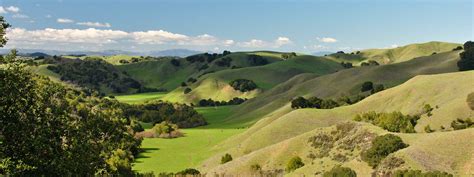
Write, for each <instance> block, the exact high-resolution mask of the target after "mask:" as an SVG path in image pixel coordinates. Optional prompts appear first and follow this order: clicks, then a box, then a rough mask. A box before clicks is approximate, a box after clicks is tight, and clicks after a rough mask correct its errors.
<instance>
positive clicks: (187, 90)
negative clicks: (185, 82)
mask: <svg viewBox="0 0 474 177" xmlns="http://www.w3.org/2000/svg"><path fill="white" fill-rule="evenodd" d="M191 91H193V90H192V89H191V88H189V87H187V88H185V89H184V92H183V93H184V94H188V93H189V92H191Z"/></svg>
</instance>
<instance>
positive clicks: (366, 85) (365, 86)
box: [360, 81, 385, 94]
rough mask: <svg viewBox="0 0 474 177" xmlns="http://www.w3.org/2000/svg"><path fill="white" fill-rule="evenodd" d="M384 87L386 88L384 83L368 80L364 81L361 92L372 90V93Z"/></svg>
mask: <svg viewBox="0 0 474 177" xmlns="http://www.w3.org/2000/svg"><path fill="white" fill-rule="evenodd" d="M384 89H385V87H384V86H383V84H374V83H373V82H371V81H366V82H364V83H362V86H361V88H360V91H361V92H366V91H370V93H371V94H374V93H377V92H380V91H382V90H384Z"/></svg>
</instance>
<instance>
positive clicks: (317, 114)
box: [201, 71, 474, 176]
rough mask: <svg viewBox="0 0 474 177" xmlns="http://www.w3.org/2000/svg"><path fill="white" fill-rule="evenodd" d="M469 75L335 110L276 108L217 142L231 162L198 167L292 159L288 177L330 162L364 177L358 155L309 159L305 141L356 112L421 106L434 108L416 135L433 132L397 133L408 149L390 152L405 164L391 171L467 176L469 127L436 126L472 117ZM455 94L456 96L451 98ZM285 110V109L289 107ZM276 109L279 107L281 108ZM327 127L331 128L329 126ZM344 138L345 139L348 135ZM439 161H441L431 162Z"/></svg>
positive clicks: (425, 80) (223, 168) (278, 163)
mask: <svg viewBox="0 0 474 177" xmlns="http://www.w3.org/2000/svg"><path fill="white" fill-rule="evenodd" d="M472 83H474V71H469V72H457V73H448V74H437V75H426V76H417V77H414V78H413V79H410V80H409V81H407V82H405V83H404V84H402V85H400V86H397V87H394V88H391V89H388V90H385V91H382V92H379V93H376V94H375V95H372V96H370V97H368V98H366V99H364V100H363V101H361V102H359V103H357V104H354V105H350V106H343V107H339V108H335V109H329V110H323V109H299V110H294V111H291V112H289V113H283V114H279V113H278V110H277V112H276V113H274V114H273V115H269V116H267V117H266V118H264V119H261V120H260V121H258V122H257V123H256V124H255V125H254V126H252V127H251V128H250V129H248V130H247V131H245V132H244V133H242V134H239V135H237V136H234V137H232V138H231V139H229V140H227V141H225V142H224V143H222V144H220V145H219V146H218V148H221V149H224V150H225V153H230V154H232V156H233V157H234V160H233V161H231V162H229V163H226V164H224V165H220V164H219V158H220V157H221V156H222V154H218V155H216V156H214V157H213V158H210V159H208V160H207V161H206V162H205V163H204V164H203V165H202V166H201V168H202V169H203V170H204V171H206V172H208V173H211V174H212V173H218V174H220V173H226V174H235V173H239V174H242V173H251V168H250V166H251V165H254V164H260V165H262V169H264V170H270V169H284V167H285V165H286V163H287V162H288V160H289V159H290V158H291V157H293V156H295V155H298V156H300V157H301V158H303V162H304V163H305V164H307V165H305V167H303V168H301V169H298V170H296V171H295V172H293V173H291V176H301V175H302V174H305V175H313V174H314V173H316V172H322V171H327V170H328V169H330V168H332V167H333V166H334V165H336V164H342V165H343V166H349V167H351V168H352V169H354V170H355V171H356V172H357V173H358V175H360V176H369V175H370V173H371V172H372V171H373V170H372V169H371V168H370V167H369V166H368V165H367V164H366V163H365V162H363V161H360V157H359V155H360V152H359V151H354V152H353V153H355V154H346V156H347V157H348V159H347V160H346V161H344V162H339V161H338V160H334V159H333V158H334V156H335V155H336V154H338V153H341V151H340V150H339V149H336V148H333V149H331V151H330V153H329V155H328V156H327V157H324V158H316V159H315V160H311V158H308V155H309V153H311V152H313V151H314V149H312V147H311V146H310V145H309V143H308V138H309V137H311V136H314V135H317V134H319V133H322V132H325V131H326V132H327V131H330V130H333V129H334V126H333V125H335V124H338V123H341V122H346V121H350V122H352V121H351V120H352V119H353V117H354V116H355V115H356V114H358V113H362V112H367V111H376V112H391V111H401V112H402V113H404V114H412V115H413V114H419V113H420V111H421V110H422V107H423V105H424V104H426V103H428V104H431V105H437V106H438V109H435V110H434V111H433V115H432V116H431V117H426V116H422V118H421V119H420V121H419V123H418V124H417V126H416V129H417V130H418V131H420V128H422V127H423V126H425V125H428V124H429V125H430V126H431V127H433V128H435V129H437V130H438V131H439V132H436V133H414V134H403V133H398V134H397V135H398V136H400V137H401V138H402V139H403V140H404V141H405V142H406V143H408V144H409V145H410V146H409V147H408V148H406V149H403V150H401V151H399V152H396V153H395V154H394V156H395V157H398V158H401V159H403V160H404V161H405V163H404V164H402V165H401V166H400V167H397V168H407V167H411V168H415V169H421V170H430V171H433V170H441V171H446V172H449V173H453V174H455V176H468V175H472V174H471V173H472V171H473V167H472V161H473V160H474V156H472V155H471V156H469V155H468V156H466V154H474V149H472V148H470V147H473V146H474V142H472V141H466V139H467V138H468V137H471V136H473V135H474V129H472V128H471V129H466V130H458V131H449V132H443V131H441V129H440V128H439V127H440V126H444V127H450V125H449V124H450V122H451V121H452V120H455V119H457V118H468V117H470V118H471V119H472V118H474V110H472V109H471V108H470V107H469V106H468V103H467V102H466V99H467V97H468V95H469V94H470V93H473V92H474V87H473V85H472ZM452 93H456V94H452ZM285 108H288V109H289V105H286V106H285ZM285 108H281V109H285ZM356 125H357V126H356V127H357V129H355V130H354V132H352V134H350V136H353V135H357V134H359V133H363V132H364V131H368V132H371V133H374V134H379V135H380V134H385V133H387V132H386V131H385V130H382V129H380V128H378V127H376V126H374V125H371V124H366V123H356ZM331 126H332V127H331ZM348 136H349V135H348ZM436 162H443V163H436Z"/></svg>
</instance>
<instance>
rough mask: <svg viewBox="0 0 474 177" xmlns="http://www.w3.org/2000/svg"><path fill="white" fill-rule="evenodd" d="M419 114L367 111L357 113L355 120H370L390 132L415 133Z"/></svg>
mask: <svg viewBox="0 0 474 177" xmlns="http://www.w3.org/2000/svg"><path fill="white" fill-rule="evenodd" d="M418 119H420V117H419V116H410V115H403V114H402V113H401V112H397V111H395V112H391V113H376V112H373V111H371V112H367V113H363V114H359V115H356V116H355V117H354V120H355V121H363V122H369V123H372V124H374V125H376V126H379V127H382V128H383V129H385V130H388V131H390V132H402V133H415V128H414V127H415V125H416V123H417V121H418Z"/></svg>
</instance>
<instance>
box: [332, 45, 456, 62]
mask: <svg viewBox="0 0 474 177" xmlns="http://www.w3.org/2000/svg"><path fill="white" fill-rule="evenodd" d="M457 46H461V44H456V43H447V42H427V43H420V44H410V45H406V46H401V47H396V48H391V49H368V50H361V51H360V53H359V54H357V51H354V53H353V54H351V53H346V54H331V55H328V56H327V58H330V59H332V60H335V61H339V62H341V61H345V62H351V63H353V64H356V65H359V64H360V63H361V62H363V61H367V60H375V61H377V62H378V63H380V64H390V63H400V62H404V61H407V60H411V59H414V58H418V57H422V56H430V55H432V54H433V53H442V52H448V51H452V50H453V49H454V48H456V47H457Z"/></svg>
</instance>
